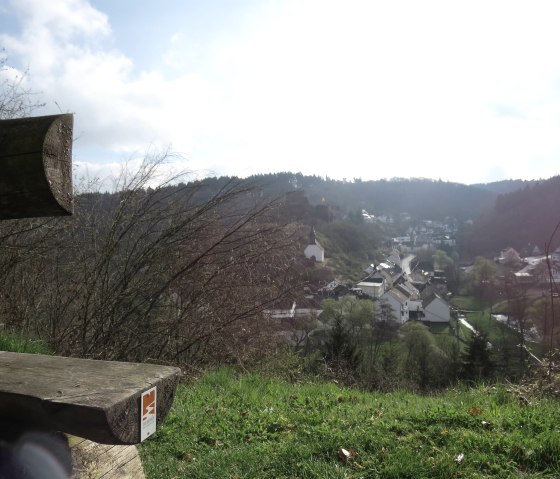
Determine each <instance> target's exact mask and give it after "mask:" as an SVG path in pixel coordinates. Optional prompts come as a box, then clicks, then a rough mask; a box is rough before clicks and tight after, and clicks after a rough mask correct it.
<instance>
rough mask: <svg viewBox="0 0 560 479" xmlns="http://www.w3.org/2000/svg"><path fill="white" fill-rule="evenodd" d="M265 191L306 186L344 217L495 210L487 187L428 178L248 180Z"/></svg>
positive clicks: (284, 176)
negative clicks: (349, 215) (362, 210)
mask: <svg viewBox="0 0 560 479" xmlns="http://www.w3.org/2000/svg"><path fill="white" fill-rule="evenodd" d="M248 180H249V181H250V182H255V183H257V184H258V185H259V186H260V187H261V188H262V189H263V191H264V192H265V194H267V195H271V196H275V195H277V196H279V195H281V194H283V193H286V192H287V191H294V190H303V191H304V192H305V195H306V196H307V198H308V200H309V202H310V203H311V204H321V203H324V204H327V205H330V206H331V207H333V208H335V209H337V210H339V211H340V212H341V213H342V214H343V215H345V214H348V213H355V212H358V211H360V212H361V209H362V208H363V209H365V210H366V211H367V212H368V213H370V214H373V215H376V216H379V215H398V214H400V213H408V214H409V215H410V216H412V217H413V218H422V219H434V220H438V219H440V220H442V219H444V218H445V217H448V216H449V217H453V218H457V219H462V220H466V219H469V218H471V219H474V218H476V217H478V216H479V215H480V214H481V213H482V212H483V211H484V210H486V209H489V208H492V206H493V204H494V201H495V199H496V196H497V194H496V193H495V192H493V191H489V190H488V189H482V188H478V187H475V186H467V185H463V184H460V183H451V182H444V181H436V180H429V179H414V178H413V179H402V178H394V179H391V180H375V181H362V180H359V179H354V180H352V181H340V180H333V179H329V178H323V177H319V176H305V175H302V174H301V173H296V174H294V173H273V174H266V175H256V176H252V177H250V178H248Z"/></svg>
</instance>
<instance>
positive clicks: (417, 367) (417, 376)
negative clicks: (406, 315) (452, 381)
mask: <svg viewBox="0 0 560 479" xmlns="http://www.w3.org/2000/svg"><path fill="white" fill-rule="evenodd" d="M402 329H403V333H404V334H403V337H402V340H403V343H404V346H405V351H406V359H405V363H404V368H405V376H406V377H408V379H410V380H412V381H414V382H415V383H417V384H418V386H419V387H420V388H421V389H428V388H430V387H433V386H437V385H439V384H442V383H445V380H446V378H445V375H444V374H442V366H443V365H444V364H445V362H446V361H447V357H446V355H445V353H444V352H443V351H442V350H441V349H440V348H438V346H437V344H436V341H435V338H434V337H433V335H432V334H431V333H430V331H429V328H428V327H427V326H426V325H425V324H422V323H419V322H416V321H413V322H408V323H406V324H405V325H404V326H403V328H402Z"/></svg>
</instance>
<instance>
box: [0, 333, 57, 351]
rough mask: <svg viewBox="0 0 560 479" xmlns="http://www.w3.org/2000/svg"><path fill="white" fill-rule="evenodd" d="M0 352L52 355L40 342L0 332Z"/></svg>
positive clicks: (19, 335)
mask: <svg viewBox="0 0 560 479" xmlns="http://www.w3.org/2000/svg"><path fill="white" fill-rule="evenodd" d="M0 351H10V352H13V353H33V354H52V351H51V350H50V348H49V347H48V346H47V345H46V344H45V343H44V342H42V341H39V340H35V339H29V338H27V337H25V336H22V335H21V334H16V333H6V332H0Z"/></svg>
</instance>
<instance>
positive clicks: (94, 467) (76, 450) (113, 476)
mask: <svg viewBox="0 0 560 479" xmlns="http://www.w3.org/2000/svg"><path fill="white" fill-rule="evenodd" d="M68 440H69V444H70V450H71V452H72V458H73V463H74V473H73V475H72V478H73V479H144V478H145V475H144V468H143V467H142V461H141V459H140V456H139V454H138V449H137V448H136V446H132V445H131V446H106V445H103V444H97V443H95V442H92V441H88V440H85V439H81V438H78V437H75V436H70V437H69V438H68Z"/></svg>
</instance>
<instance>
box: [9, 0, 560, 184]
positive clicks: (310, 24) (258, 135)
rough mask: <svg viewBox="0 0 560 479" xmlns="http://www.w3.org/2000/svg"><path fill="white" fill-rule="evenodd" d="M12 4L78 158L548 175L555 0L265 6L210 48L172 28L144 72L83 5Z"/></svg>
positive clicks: (19, 44)
mask: <svg viewBox="0 0 560 479" xmlns="http://www.w3.org/2000/svg"><path fill="white" fill-rule="evenodd" d="M11 6H12V9H13V10H14V11H16V12H17V14H18V17H19V19H20V22H21V26H22V29H21V33H20V34H18V35H14V34H12V35H6V34H4V35H2V36H1V37H0V43H1V44H3V45H4V46H5V47H6V48H7V50H8V54H9V55H16V56H17V57H18V59H19V60H20V62H19V63H20V64H21V65H24V66H27V65H28V66H29V67H30V70H31V74H32V76H31V81H33V82H34V88H35V89H36V90H40V91H42V92H43V96H44V98H45V99H47V100H48V101H49V102H51V103H50V105H51V110H54V111H52V112H56V109H55V108H54V105H53V103H52V102H53V101H56V102H57V103H58V104H59V105H60V106H61V108H62V109H63V110H69V111H74V112H75V113H76V127H75V130H76V133H77V135H78V136H79V140H78V141H77V142H76V144H75V151H76V154H77V157H78V160H79V161H83V162H90V163H92V162H94V161H98V160H99V159H100V158H98V159H96V158H94V157H92V153H91V152H92V149H93V148H95V151H96V152H99V151H103V149H106V151H110V152H112V153H111V154H108V155H107V156H110V157H111V158H112V159H113V160H114V159H115V156H114V155H115V154H116V155H120V157H126V156H127V155H130V154H131V152H135V151H142V150H144V149H145V148H146V147H147V145H150V144H151V145H154V146H157V145H168V144H171V145H172V147H173V149H175V150H177V151H179V152H181V153H183V154H184V157H186V158H188V159H189V161H188V163H187V162H186V161H185V162H184V163H185V164H188V166H189V167H190V168H191V169H197V170H204V169H213V170H214V171H216V172H217V173H230V174H236V175H245V174H251V173H256V172H266V171H278V170H294V171H302V172H304V173H313V174H320V175H329V176H331V177H340V178H341V177H347V178H353V177H362V178H376V177H393V176H402V177H406V176H417V177H419V176H422V177H435V178H439V177H441V178H443V179H451V180H455V181H462V182H477V181H488V180H491V179H497V175H499V174H501V173H503V174H505V175H507V176H511V177H547V176H551V175H552V174H555V168H556V167H555V166H554V164H555V163H553V162H554V160H556V158H557V157H558V155H559V154H560V142H559V141H558V138H560V118H559V115H560V88H559V86H560V83H559V79H560V62H559V61H558V60H557V58H556V57H557V55H556V51H555V50H556V47H557V45H558V44H559V43H560V31H559V30H558V29H557V27H556V21H555V19H556V18H558V16H557V15H556V13H559V12H560V6H557V4H556V3H554V2H544V1H538V2H533V3H532V4H531V6H530V7H529V6H528V5H527V4H525V3H520V2H513V1H507V2H502V1H498V2H480V1H479V2H477V1H473V2H468V3H457V2H449V1H425V2H416V1H398V2H377V1H369V0H367V1H366V0H363V1H359V0H348V1H345V2H339V1H330V0H321V1H318V0H307V1H300V0H297V1H296V0H284V1H281V2H270V3H262V4H260V3H258V4H256V6H255V5H253V10H251V11H248V12H247V15H246V16H245V17H244V21H243V22H242V23H240V24H239V25H236V26H235V27H233V26H232V27H231V28H230V29H229V30H224V31H223V32H220V33H219V34H217V35H216V36H215V37H213V38H212V39H211V41H209V42H207V43H204V44H201V43H198V42H196V41H194V40H193V39H192V38H190V37H189V36H188V35H185V32H183V31H179V30H178V31H173V32H167V37H166V38H167V40H166V42H167V45H168V49H167V51H163V52H161V61H160V64H159V65H155V64H154V65H151V66H150V67H149V68H148V67H146V68H145V69H144V70H140V71H139V70H138V64H137V62H135V59H134V58H129V57H127V56H125V55H124V54H123V53H122V52H121V51H119V50H118V49H117V48H115V44H114V38H113V37H112V28H116V26H114V25H111V24H110V20H111V19H110V18H109V17H107V15H105V14H103V13H101V12H100V11H98V10H96V9H95V8H93V7H92V6H91V4H90V3H88V2H87V1H85V0H58V1H56V2H44V1H40V0H22V1H17V2H12V4H11ZM230 8H233V7H230ZM150 20H153V21H157V19H150ZM147 41H148V40H147ZM95 154H98V153H95ZM180 164H183V162H180ZM528 165H529V166H530V168H529V169H528ZM91 168H93V166H91ZM109 169H110V168H109Z"/></svg>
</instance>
